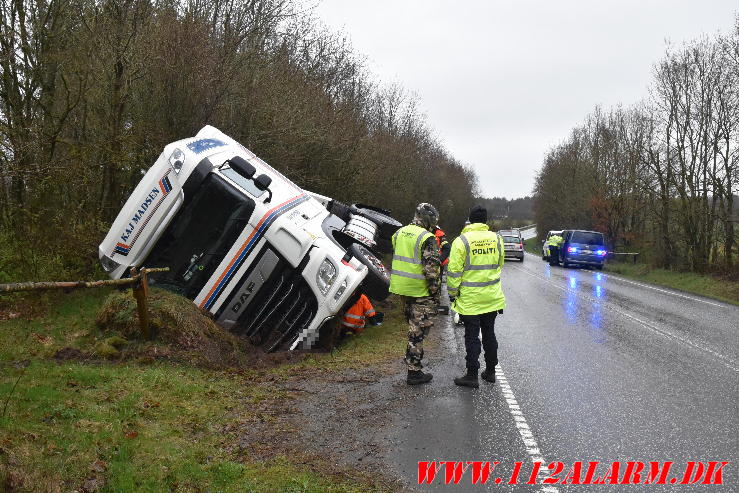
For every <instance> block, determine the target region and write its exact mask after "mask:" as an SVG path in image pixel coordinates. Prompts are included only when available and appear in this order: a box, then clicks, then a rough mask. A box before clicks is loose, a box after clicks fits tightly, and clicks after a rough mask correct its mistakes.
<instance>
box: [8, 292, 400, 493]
mask: <svg viewBox="0 0 739 493" xmlns="http://www.w3.org/2000/svg"><path fill="white" fill-rule="evenodd" d="M108 294H109V293H108V292H106V291H102V290H100V291H77V292H73V293H71V294H68V295H60V296H59V297H58V299H57V300H56V301H54V302H52V303H50V304H49V306H48V310H47V311H48V313H46V314H44V315H41V316H34V317H33V318H30V319H28V318H26V317H24V316H16V315H17V314H13V313H12V312H11V311H8V310H7V309H5V311H3V310H0V315H3V316H4V318H5V320H0V368H2V372H0V413H1V414H0V490H2V491H5V490H12V491H73V490H77V491H103V492H105V491H110V492H134V491H136V492H140V491H145V492H146V491H151V492H155V491H156V492H158V491H165V490H166V491H214V492H215V491H223V492H229V491H234V492H236V491H239V492H243V491H254V492H279V491H284V492H296V493H297V492H324V491H327V492H359V491H376V489H375V488H376V487H375V486H374V485H372V484H364V483H361V482H358V480H357V479H347V477H350V478H351V477H352V476H337V475H331V474H325V473H324V472H323V471H322V470H321V469H320V467H318V466H316V465H315V464H318V463H320V460H318V461H314V462H310V461H308V463H306V460H305V458H303V457H300V458H295V457H286V456H283V455H279V454H278V455H276V456H273V457H271V458H269V459H266V460H263V459H261V458H259V457H256V456H253V455H252V454H251V452H250V450H249V449H246V450H244V449H243V448H239V447H238V446H236V444H238V441H239V436H238V433H239V432H238V430H239V429H243V427H244V426H247V427H248V426H249V423H264V422H269V421H270V420H272V419H274V417H275V413H278V412H280V410H281V406H282V403H283V402H285V401H286V400H287V401H289V400H290V399H291V398H292V396H289V395H286V393H285V392H284V391H282V390H280V388H281V387H280V386H278V385H275V383H279V382H280V381H285V379H288V378H289V377H290V376H291V375H294V374H296V373H310V371H311V370H319V371H327V372H328V371H334V370H337V369H344V368H351V367H357V368H359V367H363V366H364V365H367V364H379V363H381V362H383V361H385V360H387V359H388V358H391V357H392V358H395V359H397V358H399V357H400V356H399V355H401V354H402V351H403V344H404V342H403V341H404V336H405V334H404V330H403V329H402V328H401V327H400V321H399V320H398V317H397V315H396V314H394V313H392V312H391V313H389V314H388V316H387V323H386V324H384V325H383V326H381V327H371V328H368V329H367V330H366V333H365V334H363V335H362V336H359V337H355V338H354V339H351V340H349V341H348V342H347V343H346V344H344V345H343V346H342V347H340V348H339V349H336V350H334V351H333V352H331V353H324V354H312V355H310V356H308V357H306V358H303V359H302V360H300V361H297V362H295V361H287V362H285V363H282V364H277V365H273V366H270V367H267V368H259V369H249V368H240V369H235V370H232V371H230V370H213V369H207V368H199V367H195V366H192V365H187V364H182V363H176V362H170V361H167V360H155V361H152V360H150V359H146V358H141V359H140V360H118V361H111V360H106V359H102V358H100V357H99V355H96V354H95V353H94V351H92V352H90V353H89V357H88V358H87V359H79V358H72V359H68V358H65V357H63V356H60V354H62V355H63V354H74V350H80V351H85V350H88V351H89V350H90V348H94V347H97V346H98V345H99V343H100V341H101V340H103V338H109V337H110V334H109V333H103V332H102V331H101V330H100V329H98V328H97V327H96V326H95V319H96V316H97V313H98V311H99V310H100V307H101V306H102V305H103V301H104V298H105V296H106V295H108ZM9 317H15V318H12V319H8V318H9ZM130 343H131V344H134V343H133V342H130ZM64 348H66V349H64ZM62 349H64V350H63V351H61V353H60V350H62ZM284 432H285V433H291V432H293V431H291V430H284ZM319 459H320V458H319Z"/></svg>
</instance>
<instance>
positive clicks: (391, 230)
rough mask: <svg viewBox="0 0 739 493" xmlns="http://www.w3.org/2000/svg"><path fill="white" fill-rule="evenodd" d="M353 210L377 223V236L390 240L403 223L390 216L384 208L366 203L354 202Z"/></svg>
mask: <svg viewBox="0 0 739 493" xmlns="http://www.w3.org/2000/svg"><path fill="white" fill-rule="evenodd" d="M351 212H352V213H353V214H357V215H360V216H363V217H366V218H367V219H369V220H370V221H372V222H373V223H375V224H376V225H377V236H378V237H379V238H380V239H384V240H389V239H390V238H391V237H392V236H393V234H395V232H396V231H397V230H399V229H400V228H401V227H402V226H403V225H402V224H400V223H399V222H398V221H396V220H395V219H393V218H392V217H391V216H390V213H389V212H388V211H386V210H384V209H380V208H377V207H372V206H370V205H364V204H354V205H352V206H351Z"/></svg>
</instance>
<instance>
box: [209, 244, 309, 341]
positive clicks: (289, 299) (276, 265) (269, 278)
mask: <svg viewBox="0 0 739 493" xmlns="http://www.w3.org/2000/svg"><path fill="white" fill-rule="evenodd" d="M306 260H307V257H306ZM301 270H302V269H301V268H300V266H299V268H298V269H293V268H292V267H291V266H290V264H289V263H288V262H287V261H285V260H284V259H282V258H281V257H279V255H278V254H277V253H276V252H274V251H273V250H270V249H266V250H265V251H264V252H262V254H261V255H260V257H259V258H258V259H255V262H254V263H253V265H252V266H251V267H250V268H249V270H248V271H247V273H246V274H245V275H244V276H243V279H242V280H241V281H240V282H239V285H237V286H236V288H235V289H234V290H233V292H232V294H231V295H230V297H229V299H228V300H227V301H226V303H224V304H223V307H224V308H222V309H221V311H222V312H223V313H219V314H217V317H216V318H217V319H218V321H219V323H221V324H222V325H224V326H226V327H227V328H229V329H230V330H231V331H232V332H234V333H236V334H238V335H243V336H246V337H248V338H249V340H250V341H251V342H252V343H253V344H254V345H256V346H261V347H263V348H264V350H265V351H267V352H272V351H277V350H280V349H287V348H289V347H290V345H291V344H292V343H293V342H294V341H295V340H296V339H297V337H298V335H299V334H300V332H301V331H302V330H303V329H305V328H306V327H308V325H310V323H311V321H312V320H313V318H314V317H315V316H316V312H317V310H318V303H317V301H316V297H315V295H314V294H313V291H312V290H311V289H310V287H309V286H308V284H307V283H306V282H305V279H304V278H303V276H302V275H301V274H300V271H301ZM257 271H258V272H257ZM247 302H248V304H247V306H246V307H242V306H240V303H241V304H243V303H247ZM229 310H230V311H229ZM234 312H238V318H237V319H236V321H235V322H234V321H230V320H228V318H229V317H228V315H229V314H233V313H234Z"/></svg>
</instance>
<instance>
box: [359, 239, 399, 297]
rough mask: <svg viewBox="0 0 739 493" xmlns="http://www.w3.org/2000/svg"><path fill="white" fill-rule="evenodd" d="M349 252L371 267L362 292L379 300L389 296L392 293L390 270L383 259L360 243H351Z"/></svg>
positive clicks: (368, 267)
mask: <svg viewBox="0 0 739 493" xmlns="http://www.w3.org/2000/svg"><path fill="white" fill-rule="evenodd" d="M349 253H351V254H352V256H353V257H356V259H357V260H359V261H360V262H362V264H364V265H365V266H367V269H369V272H368V273H367V277H365V278H364V282H363V283H362V288H361V289H362V292H363V293H364V294H366V295H367V296H369V297H370V298H372V299H373V300H377V301H382V300H384V299H385V298H387V297H388V295H389V294H390V291H389V289H390V271H389V270H388V269H387V267H385V265H384V264H383V263H382V261H381V260H380V259H379V258H377V257H376V256H375V255H374V254H373V253H372V252H370V251H369V250H368V249H367V248H366V247H365V246H364V245H360V244H359V243H352V244H351V245H349Z"/></svg>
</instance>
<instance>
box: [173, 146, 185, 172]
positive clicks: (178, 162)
mask: <svg viewBox="0 0 739 493" xmlns="http://www.w3.org/2000/svg"><path fill="white" fill-rule="evenodd" d="M184 164H185V153H184V152H182V151H181V150H179V149H175V150H174V151H172V154H171V155H170V156H169V165H170V166H171V167H172V169H173V170H174V172H175V173H176V174H179V173H180V170H181V169H182V166H183V165H184Z"/></svg>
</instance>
